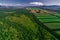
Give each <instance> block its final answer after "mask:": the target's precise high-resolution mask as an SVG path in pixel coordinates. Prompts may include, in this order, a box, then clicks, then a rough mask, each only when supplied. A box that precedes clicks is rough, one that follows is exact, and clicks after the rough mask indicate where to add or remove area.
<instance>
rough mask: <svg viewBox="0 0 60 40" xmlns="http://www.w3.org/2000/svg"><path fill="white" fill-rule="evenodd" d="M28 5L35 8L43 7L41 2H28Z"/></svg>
mask: <svg viewBox="0 0 60 40" xmlns="http://www.w3.org/2000/svg"><path fill="white" fill-rule="evenodd" d="M29 4H31V5H35V6H43V5H44V4H43V3H42V2H30V3H29Z"/></svg>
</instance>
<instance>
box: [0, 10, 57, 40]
mask: <svg viewBox="0 0 60 40" xmlns="http://www.w3.org/2000/svg"><path fill="white" fill-rule="evenodd" d="M34 20H35V19H34V18H33V15H32V14H31V13H30V12H29V11H28V10H26V9H14V10H12V9H9V10H8V9H5V10H4V9H3V10H0V40H57V39H56V38H55V37H54V36H53V35H52V34H50V33H49V32H48V31H47V30H45V29H44V28H43V27H42V26H40V25H39V24H37V23H36V22H35V21H34Z"/></svg>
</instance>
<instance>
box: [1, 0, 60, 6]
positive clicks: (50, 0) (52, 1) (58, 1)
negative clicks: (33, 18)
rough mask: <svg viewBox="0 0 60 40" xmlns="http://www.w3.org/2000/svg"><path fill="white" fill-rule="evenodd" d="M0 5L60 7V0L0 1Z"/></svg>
mask: <svg viewBox="0 0 60 40" xmlns="http://www.w3.org/2000/svg"><path fill="white" fill-rule="evenodd" d="M0 5H10V6H12V5H14V6H23V5H24V6H27V5H28V6H29V5H35V6H40V5H60V0H0Z"/></svg>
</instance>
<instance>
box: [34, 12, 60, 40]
mask: <svg viewBox="0 0 60 40" xmlns="http://www.w3.org/2000/svg"><path fill="white" fill-rule="evenodd" d="M34 15H35V16H36V18H37V19H38V20H39V21H40V22H41V23H43V24H44V25H45V26H46V27H47V28H49V29H50V30H51V32H53V35H55V36H56V37H58V39H59V38H60V14H59V13H58V12H51V13H47V12H44V13H35V14H34ZM42 26H43V25H42ZM49 29H47V30H49ZM59 40H60V39H59Z"/></svg>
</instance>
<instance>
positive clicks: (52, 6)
mask: <svg viewBox="0 0 60 40" xmlns="http://www.w3.org/2000/svg"><path fill="white" fill-rule="evenodd" d="M24 7H25V8H34V7H35V8H45V9H46V8H47V9H53V8H60V6H59V5H51V6H46V5H44V6H24ZM24 7H23V6H1V5H0V8H24Z"/></svg>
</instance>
